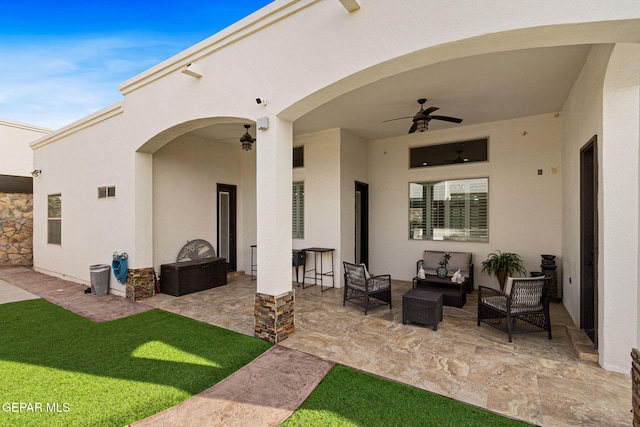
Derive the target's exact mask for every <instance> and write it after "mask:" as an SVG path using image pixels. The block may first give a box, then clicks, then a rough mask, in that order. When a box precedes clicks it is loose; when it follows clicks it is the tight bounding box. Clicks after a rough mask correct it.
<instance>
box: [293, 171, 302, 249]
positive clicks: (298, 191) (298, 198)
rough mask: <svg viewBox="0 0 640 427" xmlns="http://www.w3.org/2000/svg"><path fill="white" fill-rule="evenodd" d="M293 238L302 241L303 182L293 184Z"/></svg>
mask: <svg viewBox="0 0 640 427" xmlns="http://www.w3.org/2000/svg"><path fill="white" fill-rule="evenodd" d="M292 193H293V203H292V208H293V212H292V213H293V215H292V217H293V225H292V231H293V238H294V239H304V182H303V181H299V182H294V183H293V192H292Z"/></svg>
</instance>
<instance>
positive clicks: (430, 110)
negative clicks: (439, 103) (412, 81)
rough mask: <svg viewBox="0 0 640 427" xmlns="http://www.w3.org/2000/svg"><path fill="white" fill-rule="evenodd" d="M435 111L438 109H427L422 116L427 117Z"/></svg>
mask: <svg viewBox="0 0 640 427" xmlns="http://www.w3.org/2000/svg"><path fill="white" fill-rule="evenodd" d="M436 110H439V108H438V107H429V108H427V109H426V110H424V114H426V115H429V114H431V113H433V112H434V111H436Z"/></svg>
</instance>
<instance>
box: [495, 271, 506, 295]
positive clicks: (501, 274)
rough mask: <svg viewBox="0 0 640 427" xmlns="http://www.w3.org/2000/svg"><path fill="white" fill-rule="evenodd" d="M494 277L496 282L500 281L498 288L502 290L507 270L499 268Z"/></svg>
mask: <svg viewBox="0 0 640 427" xmlns="http://www.w3.org/2000/svg"><path fill="white" fill-rule="evenodd" d="M496 277H497V278H498V282H499V283H500V290H501V291H502V292H504V285H505V283H506V281H507V272H506V271H505V270H504V269H502V268H501V269H500V270H498V272H497V273H496Z"/></svg>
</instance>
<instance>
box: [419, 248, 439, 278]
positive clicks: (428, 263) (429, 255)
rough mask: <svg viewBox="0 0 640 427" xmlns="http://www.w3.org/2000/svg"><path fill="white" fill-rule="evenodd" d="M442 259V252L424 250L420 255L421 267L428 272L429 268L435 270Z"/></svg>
mask: <svg viewBox="0 0 640 427" xmlns="http://www.w3.org/2000/svg"><path fill="white" fill-rule="evenodd" d="M442 261H444V252H436V251H424V254H423V255H422V268H424V270H425V271H426V272H427V274H430V273H429V270H432V271H434V272H435V271H436V269H437V268H438V267H440V263H441V262H442Z"/></svg>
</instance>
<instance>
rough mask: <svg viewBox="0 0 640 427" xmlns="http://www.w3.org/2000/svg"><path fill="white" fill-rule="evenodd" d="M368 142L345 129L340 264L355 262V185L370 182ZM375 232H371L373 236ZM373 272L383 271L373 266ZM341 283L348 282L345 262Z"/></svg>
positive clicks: (342, 138) (342, 162) (341, 162)
mask: <svg viewBox="0 0 640 427" xmlns="http://www.w3.org/2000/svg"><path fill="white" fill-rule="evenodd" d="M368 150H369V147H368V144H367V141H366V140H364V139H362V138H360V137H358V136H356V135H354V134H352V133H351V132H349V131H346V130H342V132H341V141H340V194H341V195H340V205H341V208H340V218H341V219H340V239H341V240H340V247H341V255H342V258H341V259H340V261H349V262H355V261H356V259H355V245H356V242H355V233H356V228H355V215H356V210H355V182H356V181H358V182H362V183H365V184H366V183H368V181H369V178H368V166H369V164H368ZM371 232H373V230H369V233H370V234H371ZM368 267H369V270H371V271H372V272H374V273H376V274H382V272H381V271H380V270H379V269H377V268H376V266H375V265H372V264H371V263H369V266H368ZM338 269H339V270H338V271H339V276H340V280H341V281H342V282H344V277H343V274H342V272H343V267H342V263H340V264H339V265H338Z"/></svg>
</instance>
